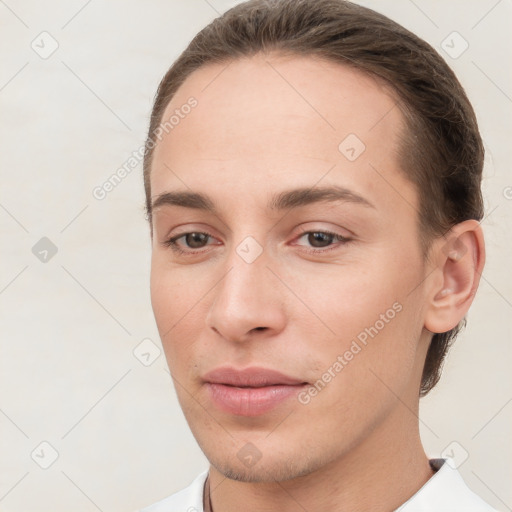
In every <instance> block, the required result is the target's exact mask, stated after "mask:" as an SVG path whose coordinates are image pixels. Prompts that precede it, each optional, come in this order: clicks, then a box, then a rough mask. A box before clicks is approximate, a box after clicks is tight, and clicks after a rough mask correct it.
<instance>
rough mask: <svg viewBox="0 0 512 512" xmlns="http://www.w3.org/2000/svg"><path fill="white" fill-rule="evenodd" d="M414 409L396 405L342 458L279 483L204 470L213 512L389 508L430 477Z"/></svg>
mask: <svg viewBox="0 0 512 512" xmlns="http://www.w3.org/2000/svg"><path fill="white" fill-rule="evenodd" d="M417 414H418V411H417V410H416V412H415V413H414V412H412V411H411V410H410V409H408V408H406V407H405V406H404V405H403V404H401V403H398V405H397V406H396V407H395V409H394V411H393V413H392V414H391V415H390V416H388V417H387V418H386V420H385V424H381V425H379V426H378V427H377V428H375V429H374V431H373V432H372V434H371V435H370V436H368V437H367V438H366V439H365V440H364V442H362V443H360V444H359V445H358V446H356V447H354V448H352V449H351V450H350V452H348V453H346V454H345V455H343V457H341V458H339V459H336V460H334V461H332V462H330V463H329V464H326V465H325V466H323V467H322V468H321V469H319V470H317V471H315V472H312V473H310V474H308V475H305V476H301V477H298V478H294V479H291V480H286V481H283V482H260V483H248V482H239V481H235V480H230V479H228V478H226V477H224V475H222V474H221V473H219V472H218V471H217V470H216V469H215V468H214V467H213V466H211V467H210V472H209V477H210V489H211V502H212V508H213V512H235V511H239V510H261V511H265V512H272V511H276V512H277V511H279V512H288V511H290V512H291V511H296V510H315V511H316V512H348V511H350V512H363V511H364V512H373V511H375V512H377V511H379V512H382V511H383V510H395V509H396V508H398V507H399V506H400V505H402V504H403V503H404V502H405V501H407V500H408V499H409V498H410V497H411V496H413V495H414V494H415V493H416V492H417V491H418V490H419V489H420V488H421V487H422V486H423V485H424V484H425V483H426V482H427V481H428V479H429V478H430V477H431V476H432V475H433V471H432V469H431V468H430V465H429V462H428V458H427V456H426V455H425V452H424V450H423V447H422V445H421V440H420V435H419V425H418V419H417Z"/></svg>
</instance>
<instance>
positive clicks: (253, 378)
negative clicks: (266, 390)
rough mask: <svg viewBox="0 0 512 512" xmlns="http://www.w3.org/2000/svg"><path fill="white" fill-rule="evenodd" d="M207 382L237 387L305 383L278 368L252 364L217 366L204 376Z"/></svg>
mask: <svg viewBox="0 0 512 512" xmlns="http://www.w3.org/2000/svg"><path fill="white" fill-rule="evenodd" d="M203 380H204V381H205V382H210V383H212V384H225V385H227V386H237V387H254V388H257V387H264V386H278V385H287V386H296V385H298V384H305V382H304V381H302V380H300V379H295V378H293V377H289V376H288V375H284V374H283V373H281V372H278V371H276V370H271V369H269V368H261V367H257V366H252V367H250V368H244V369H240V370H237V369H236V368H232V367H228V366H223V367H220V368H216V369H214V370H212V371H210V372H208V373H207V374H205V375H204V376H203Z"/></svg>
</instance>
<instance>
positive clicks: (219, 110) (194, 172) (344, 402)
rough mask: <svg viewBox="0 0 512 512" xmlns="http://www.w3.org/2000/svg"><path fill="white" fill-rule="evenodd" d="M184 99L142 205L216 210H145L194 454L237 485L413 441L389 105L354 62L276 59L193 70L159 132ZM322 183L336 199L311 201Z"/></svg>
mask: <svg viewBox="0 0 512 512" xmlns="http://www.w3.org/2000/svg"><path fill="white" fill-rule="evenodd" d="M267 61H268V62H267ZM190 97H194V98H195V99H196V100H197V105H196V106H195V107H194V108H193V109H188V108H186V109H182V110H180V112H181V114H182V115H181V116H180V121H179V123H176V124H175V125H174V127H173V129H172V130H170V131H169V133H168V135H166V136H165V137H163V138H162V140H161V142H159V143H158V144H157V146H156V149H155V153H154V159H153V165H152V172H151V188H152V198H153V201H155V200H156V199H157V198H158V197H159V196H161V195H162V194H164V193H167V192H172V193H176V192H185V193H198V194H202V195H205V196H208V198H209V200H210V201H211V203H212V204H213V205H214V207H215V212H212V211H208V210H206V209H202V208H197V207H193V204H190V203H189V206H183V205H177V204H170V203H167V204H166V203H165V201H164V202H163V204H162V205H161V206H160V207H158V208H156V209H155V211H154V212H153V240H152V244H153V249H152V250H153V252H152V266H151V298H152V305H153V310H154V313H155V318H156V323H157V326H158V330H159V333H160V336H161V339H162V343H163V346H164V349H165V353H166V357H167V361H168V365H169V368H170V371H171V374H172V376H173V379H174V382H175V387H176V392H177V395H178V399H179V401H180V404H181V406H182V408H183V411H184V414H185V416H186V419H187V421H188V423H189V425H190V428H191V429H192V431H193V434H194V436H195V437H196V439H197V441H198V443H199V445H200V446H201V448H202V450H203V451H204V453H205V454H206V456H207V457H208V459H209V460H210V462H211V463H212V465H213V466H214V467H215V468H217V469H218V470H219V471H221V472H222V473H224V474H225V475H227V476H230V477H231V478H236V479H242V480H247V481H251V480H252V481H258V480H260V481H263V480H265V481H270V480H284V479H289V478H293V477H295V476H299V475H304V474H307V473H309V472H312V471H314V470H317V469H319V468H321V467H324V466H326V465H328V464H329V463H331V462H333V461H335V460H336V459H339V458H340V457H349V456H350V453H353V452H354V450H356V449H357V448H358V447H359V448H362V447H364V446H367V448H368V450H370V452H371V449H373V448H376V447H377V446H381V447H382V446H383V448H382V449H386V439H388V440H389V439H391V437H392V436H396V434H397V432H399V431H400V429H404V428H416V429H417V418H416V417H415V416H414V412H411V411H414V409H415V407H416V406H417V400H418V386H419V381H420V377H421V370H422V365H423V361H424V357H425V348H426V343H425V340H426V339H427V338H426V336H425V331H424V330H423V316H422V315H423V313H424V302H425V289H424V286H423V285H422V284H421V283H423V281H424V279H425V277H426V276H427V273H428V269H427V268H426V266H425V264H424V261H423V259H422V254H421V250H420V245H419V241H418V240H419V238H418V230H417V218H418V217H417V215H418V214H417V208H418V194H417V193H416V191H415V189H414V187H413V185H412V184H411V183H410V182H409V181H407V180H406V179H405V178H404V176H403V174H402V173H401V172H400V171H399V166H398V157H397V146H398V141H399V134H400V130H401V128H402V126H403V119H402V115H401V113H400V111H399V108H398V107H397V106H396V105H395V100H394V99H393V98H392V97H391V95H390V94H388V93H387V92H386V90H385V89H384V87H383V86H382V85H379V83H377V82H376V81H375V80H373V79H371V78H369V77H368V76H366V75H364V74H361V73H360V72H358V71H355V70H353V69H351V68H348V67H345V66H342V65H339V64H335V63H330V62H326V61H320V60H315V59H313V58H308V57H293V58H284V57H278V56H275V55H274V56H271V57H267V59H266V58H265V57H263V56H261V55H258V56H256V57H253V58H250V59H244V60H239V61H236V62H232V63H231V64H230V65H229V66H227V67H226V64H215V65H209V66H206V67H203V68H201V69H199V70H198V71H196V72H195V73H193V74H192V75H191V76H190V77H189V78H188V79H187V81H186V82H185V83H184V84H183V85H182V86H181V87H180V89H179V90H178V93H177V94H176V96H175V97H174V98H173V100H172V102H171V103H170V105H169V106H168V108H167V110H166V113H165V114H164V116H163V120H162V121H163V122H164V121H166V120H168V119H169V118H170V117H171V115H173V113H174V112H175V110H176V109H181V108H182V106H183V105H184V104H186V103H187V100H189V98H190ZM185 111H186V112H189V113H188V114H187V115H183V112H185ZM363 144H364V145H363ZM328 187H337V190H338V191H340V190H341V191H342V194H340V197H338V198H336V199H335V198H334V195H332V194H331V195H330V196H329V195H328V196H326V197H324V199H323V200H322V201H314V199H318V197H319V196H318V195H315V194H317V193H318V191H320V190H321V189H324V188H328ZM295 189H301V190H303V191H306V193H304V192H302V193H299V194H292V195H285V194H288V193H289V192H290V191H292V190H295ZM308 194H309V195H308ZM308 197H309V200H308ZM279 199H281V201H279ZM283 199H287V201H283ZM329 199H331V200H329ZM279 203H281V204H279ZM283 203H284V204H283ZM194 204H195V206H200V205H199V203H197V201H196V202H195V203H194ZM278 206H281V207H282V206H285V208H278ZM187 233H192V234H191V235H189V236H184V235H186V234H187ZM193 233H206V234H207V235H201V234H195V235H194V234H193ZM330 233H332V234H333V235H332V234H330ZM171 238H172V239H174V240H175V243H176V245H177V248H178V249H180V250H182V251H184V253H180V252H178V251H177V250H173V246H166V245H165V242H166V241H167V240H169V239H171ZM217 369H224V370H226V371H225V372H222V371H221V372H220V373H217V374H213V375H212V374H211V372H212V371H214V370H217ZM247 369H252V370H254V371H252V372H251V371H250V370H249V371H248V372H247V373H244V372H242V370H247ZM262 369H263V370H262ZM264 370H273V371H277V372H280V373H281V374H284V375H285V376H287V377H288V378H287V379H286V378H284V377H276V376H275V375H272V374H269V373H266V372H265V371H264ZM240 372H242V373H240ZM208 374H209V375H208ZM415 425H416V426H415ZM372 443H373V444H372ZM372 446H373V448H371V447H372ZM393 449H394V448H393ZM370 452H369V453H370Z"/></svg>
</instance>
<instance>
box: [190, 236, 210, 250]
mask: <svg viewBox="0 0 512 512" xmlns="http://www.w3.org/2000/svg"><path fill="white" fill-rule="evenodd" d="M205 239H206V235H205V234H204V233H190V234H188V235H187V237H186V241H187V245H188V246H189V247H192V248H194V249H197V248H200V247H203V245H204V244H203V242H204V241H205Z"/></svg>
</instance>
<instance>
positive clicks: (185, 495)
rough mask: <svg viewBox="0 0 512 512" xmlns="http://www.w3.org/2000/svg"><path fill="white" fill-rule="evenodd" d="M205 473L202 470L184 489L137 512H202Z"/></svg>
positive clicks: (206, 472)
mask: <svg viewBox="0 0 512 512" xmlns="http://www.w3.org/2000/svg"><path fill="white" fill-rule="evenodd" d="M207 475H208V470H206V471H203V472H202V473H201V474H199V475H198V476H197V477H196V478H195V479H194V481H193V482H192V483H191V484H190V485H189V486H188V487H186V488H185V489H182V490H181V491H178V492H177V493H175V494H171V496H168V497H167V498H164V499H163V500H161V501H159V502H157V503H154V504H153V505H150V506H149V507H146V508H143V509H141V510H140V511H139V512H203V487H204V483H205V481H206V476H207Z"/></svg>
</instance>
